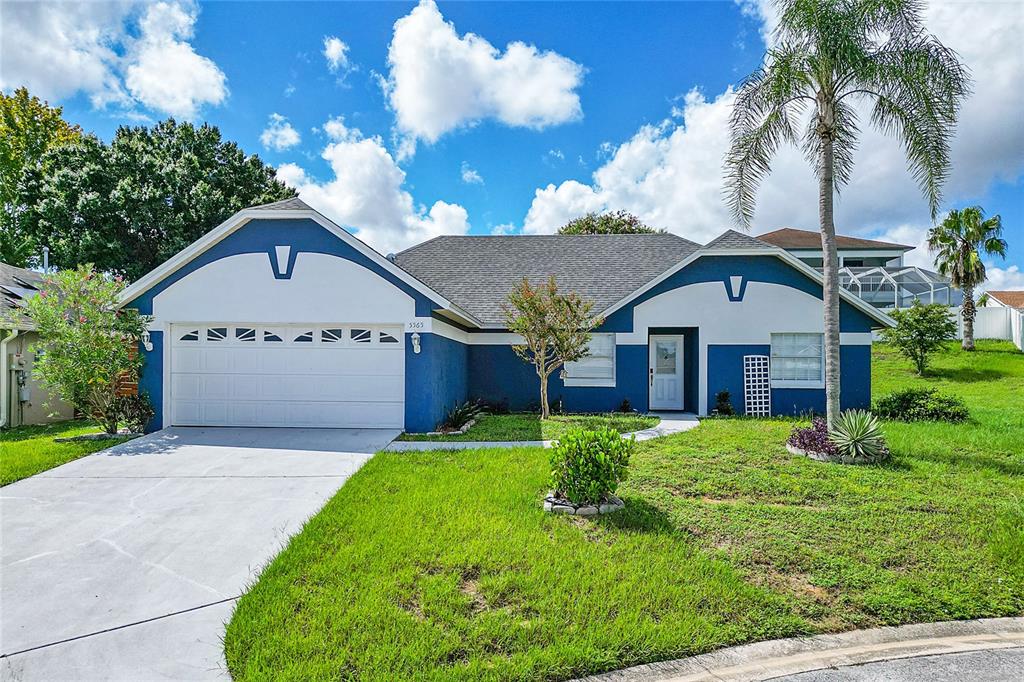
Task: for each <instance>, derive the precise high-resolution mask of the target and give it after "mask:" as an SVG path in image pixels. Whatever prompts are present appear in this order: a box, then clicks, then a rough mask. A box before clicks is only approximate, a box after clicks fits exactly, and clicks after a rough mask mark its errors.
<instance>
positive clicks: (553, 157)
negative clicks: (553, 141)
mask: <svg viewBox="0 0 1024 682" xmlns="http://www.w3.org/2000/svg"><path fill="white" fill-rule="evenodd" d="M581 158H582V157H581ZM544 161H545V162H546V163H555V162H561V161H565V154H564V153H562V150H561V149H549V150H548V153H547V154H545V155H544Z"/></svg>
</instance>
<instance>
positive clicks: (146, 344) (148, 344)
mask: <svg viewBox="0 0 1024 682" xmlns="http://www.w3.org/2000/svg"><path fill="white" fill-rule="evenodd" d="M142 347H143V348H145V349H146V352H147V353H148V352H149V351H152V350H153V341H152V339H150V337H149V330H148V329H146V330H144V331H143V332H142Z"/></svg>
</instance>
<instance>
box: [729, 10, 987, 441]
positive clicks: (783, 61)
mask: <svg viewBox="0 0 1024 682" xmlns="http://www.w3.org/2000/svg"><path fill="white" fill-rule="evenodd" d="M775 7H776V9H777V10H778V11H779V24H778V28H777V29H776V34H775V43H774V46H773V47H772V48H770V49H769V51H768V54H767V55H766V57H765V60H764V65H763V66H762V67H761V68H760V69H758V70H757V71H756V72H754V73H753V74H751V75H750V76H749V77H748V78H747V79H746V80H745V81H744V82H743V85H742V86H741V87H740V89H739V92H738V93H737V95H736V102H735V105H734V108H733V112H732V120H731V122H730V124H731V127H732V144H731V147H730V150H729V153H728V154H727V156H726V162H725V167H726V173H725V179H726V192H727V199H728V202H729V205H730V208H731V209H732V212H733V214H734V216H735V217H736V219H737V220H738V221H739V222H740V223H741V224H743V225H744V226H748V225H749V224H750V223H751V220H752V218H753V211H754V201H755V195H756V192H757V188H758V185H759V184H760V181H761V180H762V178H764V176H765V175H767V174H768V173H769V172H770V170H771V159H772V157H773V156H774V155H775V152H776V150H777V149H778V147H779V145H781V144H782V143H784V142H788V143H792V144H796V143H798V142H799V143H800V144H801V146H802V147H803V150H804V154H805V155H806V157H807V159H808V161H809V162H810V163H811V165H812V166H813V168H814V171H815V173H816V174H817V176H818V214H819V221H820V228H821V246H822V252H823V258H824V287H823V289H824V312H825V393H826V406H827V412H828V423H829V426H831V425H832V424H834V422H835V418H836V417H837V416H838V414H839V390H840V386H839V301H840V299H839V260H838V257H837V254H836V230H835V222H834V219H833V200H834V198H835V194H836V191H837V188H838V187H841V186H842V185H844V184H846V183H847V182H848V181H849V180H850V176H851V174H852V172H853V152H854V149H855V148H856V144H857V137H858V134H859V132H860V123H859V120H860V117H859V116H858V110H857V106H856V105H857V104H858V103H863V104H868V105H870V106H871V111H870V119H871V122H872V123H873V124H874V125H875V126H876V127H877V128H879V129H880V130H882V131H883V132H886V133H889V134H891V135H893V136H894V137H896V138H897V139H898V140H899V142H900V143H902V145H903V147H904V149H905V151H906V156H907V160H908V163H909V166H910V170H911V173H912V174H913V175H914V177H915V178H916V179H917V180H918V182H919V184H920V186H921V190H922V191H923V193H924V194H925V196H926V197H927V198H928V202H929V204H930V206H931V211H932V216H933V217H934V216H935V214H936V212H937V210H938V205H939V201H940V189H941V187H942V183H943V181H944V180H945V179H946V175H947V174H948V172H949V140H950V137H951V136H952V134H953V130H954V127H955V124H956V119H957V115H958V112H959V109H960V105H961V104H962V102H963V100H964V99H965V98H966V96H967V93H968V89H969V85H968V81H969V79H968V76H967V72H966V69H965V68H964V66H963V65H962V64H961V63H960V61H959V60H958V59H957V56H956V54H955V53H954V52H953V51H952V50H950V49H948V48H946V47H945V46H943V45H942V44H941V43H940V42H939V41H938V40H937V39H936V38H935V37H934V36H932V35H930V34H929V33H928V32H927V31H926V30H925V27H924V24H923V21H922V18H921V15H922V7H921V4H920V3H919V2H917V1H916V0H891V1H889V2H877V1H875V0H776V2H775ZM808 112H809V114H810V115H809V116H806V117H805V116H804V115H805V114H806V113H808ZM805 118H806V124H805V125H804V127H803V130H802V131H798V129H797V126H798V125H799V124H800V123H801V122H802V119H805Z"/></svg>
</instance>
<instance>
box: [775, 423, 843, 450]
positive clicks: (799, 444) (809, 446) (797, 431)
mask: <svg viewBox="0 0 1024 682" xmlns="http://www.w3.org/2000/svg"><path fill="white" fill-rule="evenodd" d="M786 442H787V443H789V444H790V445H792V446H793V447H795V448H800V449H801V450H808V451H810V452H818V453H821V454H823V455H835V454H836V446H835V444H834V443H833V442H832V441H831V440H830V439H829V437H828V424H826V423H825V420H824V419H823V418H822V417H815V418H814V419H812V420H811V425H810V426H795V427H793V432H792V433H791V434H789V440H787V441H786Z"/></svg>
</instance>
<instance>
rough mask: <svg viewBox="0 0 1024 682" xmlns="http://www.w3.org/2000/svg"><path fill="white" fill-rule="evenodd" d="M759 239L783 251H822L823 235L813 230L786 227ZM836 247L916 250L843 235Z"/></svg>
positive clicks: (903, 245)
mask: <svg viewBox="0 0 1024 682" xmlns="http://www.w3.org/2000/svg"><path fill="white" fill-rule="evenodd" d="M757 238H758V239H760V240H761V241H763V242H768V243H769V244H772V245H774V246H779V247H781V248H783V249H821V233H819V232H814V231H811V230H797V229H795V228H792V227H784V228H782V229H781V230H775V231H773V232H765V233H764V234H759V235H757ZM836 246H837V248H840V249H887V250H892V249H901V250H903V251H909V250H911V249H913V248H914V247H913V246H907V245H906V244H896V243H893V242H880V241H877V240H875V239H863V238H861V237H848V236H846V235H842V234H838V235H836Z"/></svg>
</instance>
